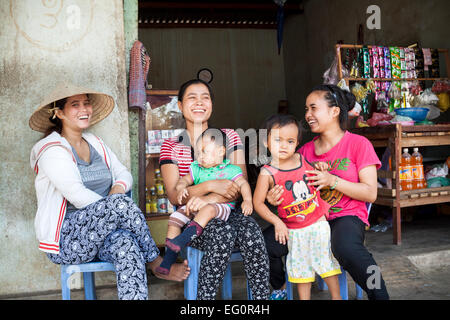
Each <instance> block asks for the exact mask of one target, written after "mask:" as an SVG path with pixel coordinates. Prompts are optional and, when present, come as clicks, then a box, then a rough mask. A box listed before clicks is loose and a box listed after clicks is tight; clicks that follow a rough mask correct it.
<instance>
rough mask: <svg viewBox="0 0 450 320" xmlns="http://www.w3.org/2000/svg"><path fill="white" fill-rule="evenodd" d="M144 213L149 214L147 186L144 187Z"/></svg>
mask: <svg viewBox="0 0 450 320" xmlns="http://www.w3.org/2000/svg"><path fill="white" fill-rule="evenodd" d="M145 213H146V214H150V213H151V210H150V194H149V193H148V188H147V187H145Z"/></svg>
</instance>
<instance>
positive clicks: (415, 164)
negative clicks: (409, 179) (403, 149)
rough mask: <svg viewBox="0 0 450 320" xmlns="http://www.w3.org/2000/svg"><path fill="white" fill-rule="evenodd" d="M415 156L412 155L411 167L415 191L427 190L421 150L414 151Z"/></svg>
mask: <svg viewBox="0 0 450 320" xmlns="http://www.w3.org/2000/svg"><path fill="white" fill-rule="evenodd" d="M413 151H414V152H413V154H412V155H411V157H412V158H411V165H412V169H413V189H423V188H426V187H427V186H426V180H425V175H424V173H423V157H422V155H421V154H420V153H419V148H414V149H413Z"/></svg>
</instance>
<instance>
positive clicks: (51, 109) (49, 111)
mask: <svg viewBox="0 0 450 320" xmlns="http://www.w3.org/2000/svg"><path fill="white" fill-rule="evenodd" d="M58 109H59V108H57V107H56V101H53V108H50V109H48V113H50V114H51V113H53V116H52V120H53V119H55V118H56V110H58Z"/></svg>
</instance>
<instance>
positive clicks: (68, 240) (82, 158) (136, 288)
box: [29, 84, 189, 299]
mask: <svg viewBox="0 0 450 320" xmlns="http://www.w3.org/2000/svg"><path fill="white" fill-rule="evenodd" d="M113 108H114V100H113V98H112V97H111V96H109V95H106V94H103V93H98V92H95V91H93V90H89V89H84V88H80V87H76V86H73V85H71V84H62V85H60V86H58V87H57V88H56V89H55V90H54V91H53V92H52V93H51V94H50V96H49V97H47V98H46V99H45V100H44V102H43V103H42V104H41V105H40V106H39V107H38V108H37V109H36V111H35V112H34V113H33V114H32V116H31V118H30V121H29V125H30V127H31V128H32V129H33V130H36V131H39V132H43V133H45V137H44V138H43V139H41V140H40V141H38V142H37V143H36V144H35V145H34V147H33V148H32V151H31V156H30V164H31V167H32V168H33V169H34V171H35V173H36V180H35V188H36V195H37V200H38V201H37V202H38V208H37V213H36V218H35V231H36V236H37V238H38V240H39V249H40V250H42V251H44V252H46V253H47V256H48V258H49V259H50V260H51V261H52V262H54V263H56V264H81V263H86V262H89V261H92V260H94V259H100V260H102V261H108V262H111V263H113V264H114V266H115V269H116V274H117V288H118V296H119V299H147V298H148V287H147V276H146V267H145V264H146V263H149V266H150V268H151V269H152V271H153V272H154V273H155V275H156V276H158V277H160V278H163V279H168V280H175V281H182V280H184V279H186V278H187V276H188V275H189V268H188V266H187V261H184V262H183V263H180V264H175V265H174V266H173V267H172V268H171V270H170V273H169V275H167V276H164V275H161V274H158V273H157V272H156V271H155V269H156V268H157V267H158V266H159V264H160V263H161V261H162V258H161V257H160V256H159V250H158V248H157V247H156V245H155V242H154V241H153V238H152V236H151V234H150V230H149V228H148V226H147V223H146V221H145V217H144V215H143V213H142V212H141V210H140V209H139V208H138V207H137V206H136V205H135V204H134V202H133V200H132V199H130V198H129V197H128V196H126V195H125V193H126V192H128V191H129V190H130V189H131V186H132V176H131V174H130V172H129V171H128V170H127V168H126V167H125V166H124V165H123V164H121V163H120V161H119V160H118V159H117V157H116V155H115V154H114V152H112V151H111V149H110V148H109V147H108V146H107V145H106V144H105V143H104V142H103V140H102V139H100V138H99V137H97V136H95V135H93V134H91V133H87V132H85V130H86V129H88V128H89V127H90V126H91V125H93V124H95V123H97V122H99V121H101V120H103V119H104V118H105V117H107V116H108V115H109V114H110V113H111V111H112V109H113Z"/></svg>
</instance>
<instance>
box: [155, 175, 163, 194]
mask: <svg viewBox="0 0 450 320" xmlns="http://www.w3.org/2000/svg"><path fill="white" fill-rule="evenodd" d="M155 188H156V194H157V195H158V196H160V195H164V193H165V192H164V183H163V179H162V177H161V172H160V171H159V169H156V170H155Z"/></svg>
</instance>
